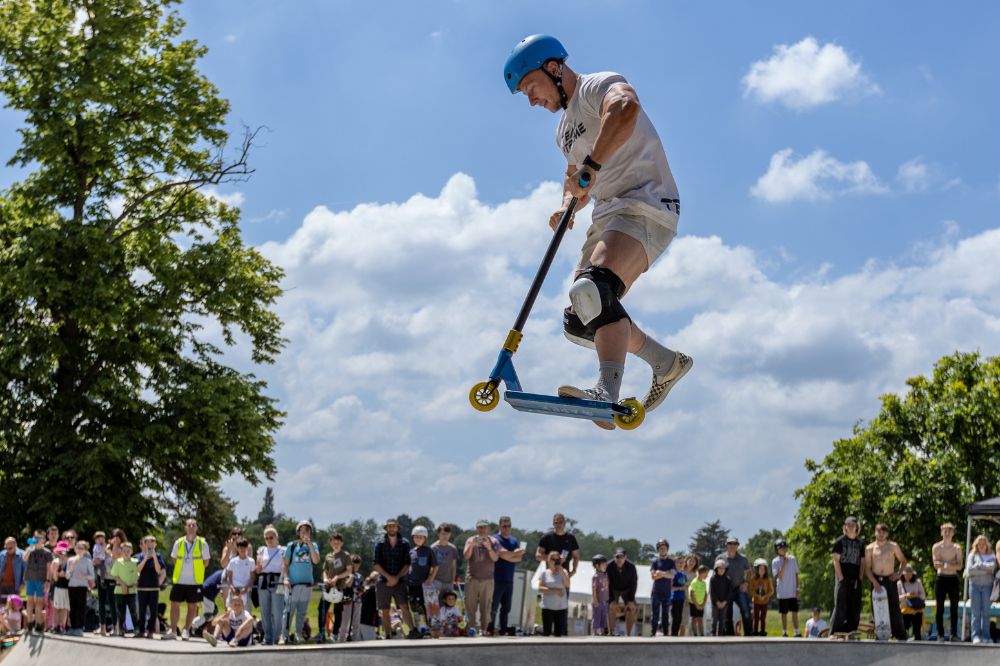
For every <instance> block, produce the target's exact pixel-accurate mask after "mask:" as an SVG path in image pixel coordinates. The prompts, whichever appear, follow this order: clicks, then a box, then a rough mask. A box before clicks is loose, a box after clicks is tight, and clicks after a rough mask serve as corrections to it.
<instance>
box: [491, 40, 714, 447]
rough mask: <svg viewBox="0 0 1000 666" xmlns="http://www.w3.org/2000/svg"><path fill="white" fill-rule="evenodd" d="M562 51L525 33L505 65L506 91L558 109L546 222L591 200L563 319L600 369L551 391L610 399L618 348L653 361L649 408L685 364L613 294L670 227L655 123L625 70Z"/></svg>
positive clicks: (619, 369)
mask: <svg viewBox="0 0 1000 666" xmlns="http://www.w3.org/2000/svg"><path fill="white" fill-rule="evenodd" d="M567 57H568V53H567V52H566V49H565V48H564V47H563V45H562V44H561V43H559V41H558V40H557V39H555V38H554V37H550V36H548V35H532V36H530V37H527V38H525V39H523V40H522V41H521V42H520V43H519V44H518V45H517V46H516V47H514V50H513V51H512V52H511V54H510V56H509V57H508V58H507V62H506V64H505V66H504V78H505V80H506V83H507V86H508V88H509V89H510V91H511V92H512V93H517V92H521V93H524V94H525V96H526V97H527V98H528V101H529V103H530V104H531V105H532V106H542V107H544V108H545V109H547V110H548V111H551V112H552V113H558V112H559V111H560V110H561V111H563V115H562V118H561V119H560V121H559V127H558V130H557V132H556V143H557V145H558V146H559V149H560V150H561V151H562V153H563V155H564V156H565V158H566V161H567V163H568V167H567V169H566V174H565V180H564V183H563V201H562V207H561V208H560V209H559V210H557V211H556V212H555V213H553V214H552V216H551V217H550V219H549V225H550V226H551V227H552V228H553V229H555V228H556V226H557V224H558V222H559V220H560V219H561V218H562V216H563V215H564V214H565V212H566V210H567V209H568V207H569V204H570V201H571V200H572V199H573V198H576V199H577V207H576V210H575V212H579V210H580V209H581V208H583V207H584V206H586V205H587V203H588V202H589V201H590V200H591V199H594V202H595V203H594V211H593V216H592V218H593V221H592V224H591V227H590V229H588V231H587V237H586V240H585V241H584V244H583V251H582V256H581V258H580V262H579V264H578V266H577V270H576V274H575V281H574V282H573V286H572V287H570V290H569V297H570V303H571V307H570V308H567V309H566V311H565V312H564V320H563V324H564V332H565V334H566V337H567V338H569V339H570V340H571V341H572V342H575V343H577V344H580V345H582V346H585V347H589V348H592V349H596V351H597V356H598V359H599V362H600V367H599V373H600V374H599V378H598V380H597V383H596V384H595V386H594V387H593V388H589V389H581V388H577V387H575V386H561V387H560V388H559V395H560V396H563V397H570V398H579V399H585V400H601V401H606V402H618V394H619V391H620V389H621V381H622V375H623V373H624V371H625V356H626V353H627V352H632V353H633V354H635V355H636V356H638V357H639V358H641V359H643V360H644V361H646V362H647V363H649V365H650V366H651V367H652V370H653V381H652V384H651V386H650V388H649V391H648V392H647V393H646V396H645V397H644V398H643V406H644V407H645V410H646V411H652V410H653V409H655V408H656V407H658V406H659V405H660V404H661V403H662V402H663V400H664V398H666V397H667V393H669V392H670V390H671V389H672V388H673V386H674V385H675V384H676V383H677V382H678V381H679V380H680V379H681V377H683V376H684V375H685V374H686V373H687V372H688V370H690V369H691V366H692V365H693V364H694V362H693V360H692V359H691V357H689V356H687V355H685V354H682V353H680V352H674V351H672V350H670V349H668V348H666V347H664V346H663V345H661V344H660V343H658V342H657V341H655V340H654V339H653V338H651V337H650V336H648V335H647V334H646V333H644V332H643V331H641V330H640V329H639V327H638V326H636V325H635V323H634V322H632V321H631V319H630V318H629V316H628V313H627V312H626V311H625V308H624V307H623V306H622V304H621V302H620V299H621V298H622V297H623V296H624V295H625V293H626V292H627V291H628V290H629V289H630V288H631V287H632V285H633V283H634V282H635V281H636V279H638V277H639V276H640V275H642V274H643V273H645V272H646V271H647V270H648V269H649V267H650V266H652V264H653V262H654V261H656V260H657V259H658V258H659V257H660V256H661V255H662V254H663V253H664V252H665V251H666V249H667V246H668V245H669V244H670V241H671V240H673V238H674V236H675V235H676V234H677V222H678V219H679V217H680V199H679V195H678V193H677V185H676V184H675V183H674V177H673V175H672V174H671V172H670V166H669V165H668V164H667V157H666V154H665V153H664V150H663V144H662V143H661V142H660V138H659V136H658V135H657V133H656V129H655V128H654V127H653V124H652V122H650V120H649V117H648V116H647V115H646V113H645V111H644V110H643V109H642V106H641V105H640V103H639V98H638V96H637V95H636V92H635V89H633V88H632V86H630V85H629V83H628V81H627V80H626V79H625V77H623V76H621V75H620V74H615V73H611V72H600V73H597V74H577V73H576V72H574V71H573V70H572V69H570V68H569V66H567V65H566V59H567ZM582 179H583V180H582ZM584 181H585V184H581V182H584ZM575 212H574V214H575ZM572 222H573V220H572V218H570V222H569V226H570V228H572ZM595 423H596V424H597V425H598V426H600V427H602V428H605V429H613V428H614V424H613V423H610V422H606V421H595Z"/></svg>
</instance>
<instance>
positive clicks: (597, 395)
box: [556, 386, 615, 430]
mask: <svg viewBox="0 0 1000 666" xmlns="http://www.w3.org/2000/svg"><path fill="white" fill-rule="evenodd" d="M556 393H557V394H558V395H559V397H560V398H576V399H577V400H600V401H601V402H611V399H610V397H609V396H608V394H607V393H605V392H604V391H602V390H600V389H598V388H596V387H595V388H590V389H580V388H577V387H575V386H560V387H559V390H558V391H557V392H556ZM594 424H595V425H596V426H597V427H598V428H603V429H605V430H614V429H615V422H614V421H596V420H595V421H594Z"/></svg>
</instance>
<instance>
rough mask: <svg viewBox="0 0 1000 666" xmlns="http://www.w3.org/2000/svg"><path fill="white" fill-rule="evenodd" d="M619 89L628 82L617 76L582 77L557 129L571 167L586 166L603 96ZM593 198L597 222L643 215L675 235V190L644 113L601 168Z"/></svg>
mask: <svg viewBox="0 0 1000 666" xmlns="http://www.w3.org/2000/svg"><path fill="white" fill-rule="evenodd" d="M619 83H628V82H627V81H626V80H625V77H624V76H622V75H621V74H615V73H614V72H598V73H596V74H581V75H580V80H579V83H578V84H577V87H576V90H575V91H574V92H573V97H571V98H570V100H569V104H568V105H567V108H566V110H565V112H564V113H563V115H562V118H560V120H559V126H558V128H557V129H556V145H557V146H558V147H559V150H561V151H562V153H563V155H564V156H565V157H566V161H567V163H568V164H575V165H577V166H578V167H581V166H583V158H585V157H586V156H587V155H589V154H590V153H591V151H592V150H593V148H594V142H595V141H596V140H597V134H598V132H599V131H600V129H601V104H602V103H603V102H604V96H605V95H606V94H607V93H608V91H609V90H610V89H611V88H612V87H613V86H614V85H615V84H619ZM590 195H591V197H592V198H593V199H594V214H593V217H594V219H599V218H602V217H607V216H608V215H610V214H612V213H616V212H622V213H629V214H633V215H643V216H645V217H648V218H651V219H653V220H655V221H657V222H659V223H660V224H663V225H665V226H667V227H669V228H670V229H672V230H673V231H674V232H676V231H677V218H678V216H679V215H680V208H679V205H680V204H679V203H678V199H679V196H678V194H677V185H676V183H674V176H673V174H672V173H671V172H670V165H668V164H667V156H666V154H665V153H664V152H663V144H662V143H661V142H660V137H659V135H658V134H657V133H656V128H654V127H653V123H652V122H651V121H650V120H649V117H648V116H647V115H646V112H645V111H644V110H640V112H639V117H638V118H637V119H636V123H635V129H634V130H633V131H632V136H630V137H629V138H628V141H626V142H625V143H624V145H622V146H621V147H620V148H618V150H616V151H615V152H614V153H612V155H611V157H609V158H607V159H606V162H605V163H604V164H602V165H601V171H600V173H598V174H597V179H596V182H595V183H594V187H593V188H591V190H590Z"/></svg>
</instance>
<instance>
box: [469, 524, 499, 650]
mask: <svg viewBox="0 0 1000 666" xmlns="http://www.w3.org/2000/svg"><path fill="white" fill-rule="evenodd" d="M462 554H463V555H464V556H465V561H466V562H468V563H469V569H468V572H467V574H468V575H467V576H466V582H465V614H466V618H465V619H466V622H467V623H468V627H469V628H470V629H471V628H473V627H474V626H475V625H476V616H477V615H478V616H479V628H480V631H481V632H482V633H483V634H485V633H486V629H487V627H488V626H489V623H490V606H491V605H492V604H493V574H494V572H495V569H496V562H497V560H499V559H500V544H499V543H498V542H497V540H496V539H494V538H493V537H491V536H490V521H488V520H487V519H485V518H480V519H479V520H478V521H476V533H475V534H474V535H472V536H470V537H469V538H468V539H466V540H465V549H464V551H463V553H462Z"/></svg>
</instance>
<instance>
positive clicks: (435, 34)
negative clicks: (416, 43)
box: [431, 30, 444, 39]
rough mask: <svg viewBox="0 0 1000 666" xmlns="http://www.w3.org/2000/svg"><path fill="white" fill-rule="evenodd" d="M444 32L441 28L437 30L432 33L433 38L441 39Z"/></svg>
mask: <svg viewBox="0 0 1000 666" xmlns="http://www.w3.org/2000/svg"><path fill="white" fill-rule="evenodd" d="M443 34H444V33H443V32H441V31H440V30H435V31H434V32H432V33H431V39H440V38H441V35H443Z"/></svg>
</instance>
